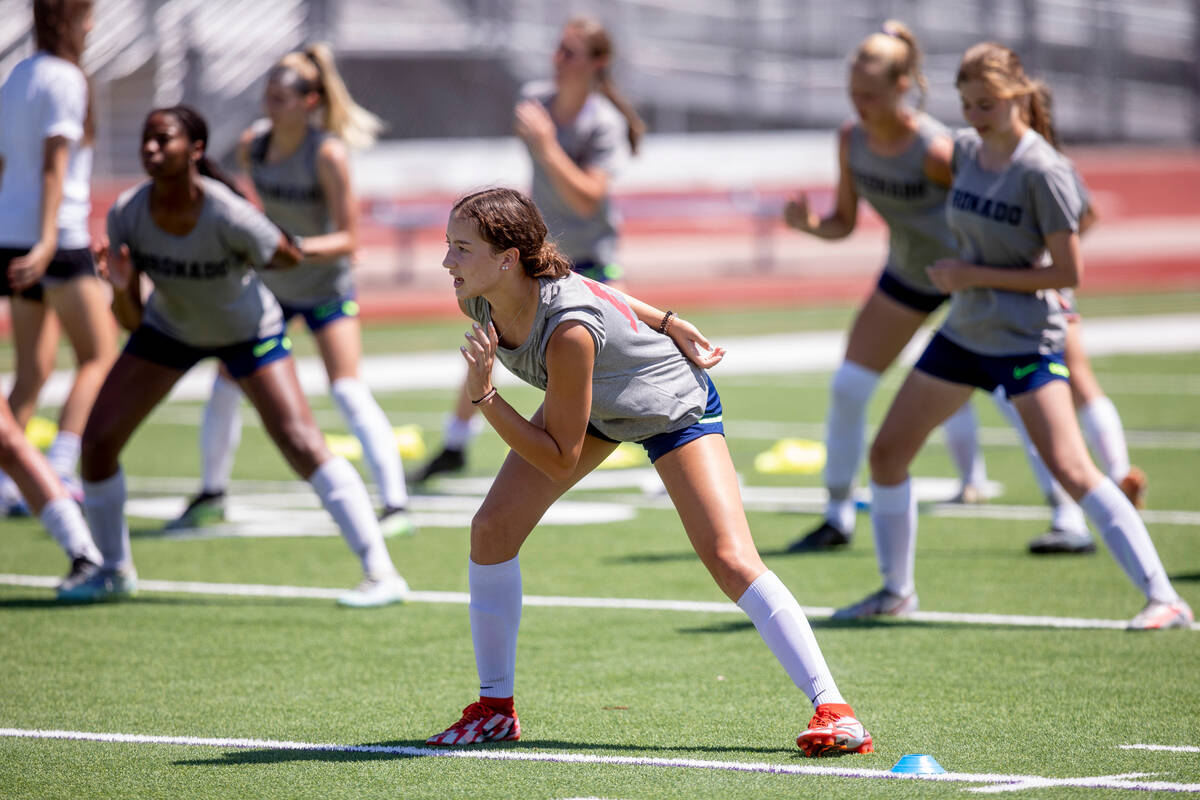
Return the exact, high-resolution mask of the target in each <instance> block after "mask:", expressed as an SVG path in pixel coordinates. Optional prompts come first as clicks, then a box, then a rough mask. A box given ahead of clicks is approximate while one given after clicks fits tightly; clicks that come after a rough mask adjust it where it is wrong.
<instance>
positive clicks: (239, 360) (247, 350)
mask: <svg viewBox="0 0 1200 800" xmlns="http://www.w3.org/2000/svg"><path fill="white" fill-rule="evenodd" d="M125 352H126V353H128V354H129V355H131V356H137V357H138V358H144V359H145V360H147V361H151V362H153V363H155V364H159V365H161V366H164V367H170V368H171V369H177V370H179V371H180V372H187V371H188V370H189V369H191V368H192V367H194V366H195V365H196V363H197V362H198V361H200V360H201V359H205V358H210V357H215V358H219V359H221V361H222V363H224V364H225V366H226V367H227V368H228V369H229V374H230V375H232V376H233V377H235V378H245V377H246V376H248V375H253V374H254V373H255V372H257V371H258V370H259V369H260V368H262V367H265V366H266V365H267V364H270V363H271V362H272V361H278V360H279V359H281V358H287V357H288V356H289V355H291V352H292V341H291V340H290V339H288V338H287V336H284V335H283V334H282V333H279V334H276V335H275V336H267V337H265V338H263V339H254V340H251V341H248V342H238V343H237V344H229V345H225V346H223V347H193V346H192V345H190V344H185V343H183V342H181V341H179V340H178V339H173V338H171V337H170V336H167V335H166V334H165V333H162V332H161V331H157V330H155V329H154V328H151V327H150V326H149V325H141V326H139V327H138V329H137V330H136V331H134V332H133V333H132V334H131V335H130V337H129V341H128V342H126V343H125Z"/></svg>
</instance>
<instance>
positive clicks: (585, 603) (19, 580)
mask: <svg viewBox="0 0 1200 800" xmlns="http://www.w3.org/2000/svg"><path fill="white" fill-rule="evenodd" d="M60 580H61V579H60V578H56V577H54V576H52V575H16V574H3V573H0V585H4V586H26V587H30V588H39V589H52V588H54V587H55V586H57V585H58V582H59V581H60ZM138 590H139V591H144V592H165V593H170V594H202V595H218V596H225V597H271V598H290V599H296V598H298V599H307V600H335V599H337V598H338V597H340V596H341V595H342V594H344V593H345V591H346V590H345V589H327V588H320V587H312V586H276V585H265V584H254V583H208V582H202V581H161V580H146V579H143V578H139V579H138ZM470 599H471V598H470V595H468V594H467V593H466V592H433V591H416V590H414V591H411V592H409V593H408V601H409V602H413V603H437V604H453V605H466V604H467V603H469V602H470ZM523 603H524V605H525V606H528V607H534V606H537V607H542V608H602V609H610V610H634V611H678V612H683V613H693V614H694V613H702V614H739V615H740V614H742V610H741V609H740V608H738V607H737V606H736V605H735V604H733V603H729V602H725V601H705V600H654V599H646V598H636V597H555V596H547V595H536V594H527V595H525V597H524V598H523ZM833 611H834V609H832V608H830V607H828V606H805V607H804V613H805V614H806V615H807V616H808V617H810V618H812V619H826V618H828V617H829V616H830V615H831V614H833ZM905 619H909V620H913V621H916V622H934V623H943V624H954V625H996V626H1007V627H1022V628H1076V629H1090V630H1124V629H1125V626H1126V621H1125V620H1120V619H1086V618H1080V617H1051V616H1031V615H1026V614H966V613H959V612H954V611H917V612H914V613H913V614H911V615H909V616H908V617H906V618H905ZM897 624H903V622H901V621H897ZM1192 630H1194V631H1200V623H1193V625H1192Z"/></svg>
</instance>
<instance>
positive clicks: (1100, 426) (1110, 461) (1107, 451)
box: [1079, 396, 1129, 483]
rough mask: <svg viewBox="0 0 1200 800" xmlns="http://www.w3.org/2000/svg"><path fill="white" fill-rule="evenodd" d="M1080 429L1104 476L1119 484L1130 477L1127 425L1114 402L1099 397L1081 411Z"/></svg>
mask: <svg viewBox="0 0 1200 800" xmlns="http://www.w3.org/2000/svg"><path fill="white" fill-rule="evenodd" d="M1079 426H1080V427H1081V428H1083V435H1084V436H1086V437H1087V442H1088V444H1089V445H1091V448H1092V452H1093V453H1095V454H1096V458H1097V459H1098V460H1099V461H1100V468H1101V469H1103V470H1104V474H1105V475H1107V476H1108V477H1110V478H1112V479H1113V480H1114V481H1116V482H1117V483H1120V482H1121V479H1122V478H1124V477H1125V476H1126V475H1128V474H1129V447H1128V446H1127V445H1126V444H1125V426H1124V425H1122V424H1121V415H1120V414H1119V413H1117V407H1116V406H1115V405H1113V401H1112V400H1109V399H1108V398H1107V397H1104V396H1100V397H1097V398H1096V399H1095V400H1093V401H1092V402H1090V403H1088V404H1087V405H1086V406H1084V407H1083V408H1081V409H1079Z"/></svg>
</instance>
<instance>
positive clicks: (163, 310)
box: [108, 177, 283, 347]
mask: <svg viewBox="0 0 1200 800" xmlns="http://www.w3.org/2000/svg"><path fill="white" fill-rule="evenodd" d="M200 183H201V186H202V187H203V190H204V206H203V207H202V208H201V210H200V217H199V219H197V220H196V224H195V226H194V227H193V228H192V230H191V231H189V232H188V233H186V234H184V235H183V236H175V235H174V234H170V233H167V232H166V231H164V230H163V229H162V228H160V227H158V225H156V224H155V223H154V220H153V219H152V218H151V216H150V189H151V187H152V186H153V183H152V182H151V181H147V182H145V183H143V184H141V185H140V186H135V187H134V188H132V189H129V190H127V191H126V192H124V193H123V194H122V195H121V196H120V197H119V198H118V199H117V202H116V203H115V204H114V205H113V207H112V209H111V210H110V211H109V212H108V239H109V247H110V248H111V249H112V250H113V251H114V252H115V251H116V250H117V248H119V247H120V246H121V245H122V244H125V245H128V246H129V252H130V255H131V256H132V259H133V265H134V266H135V267H136V268H137V269H139V270H141V271H142V272H145V273H146V274H147V275H149V276H150V279H151V280H152V281H154V292H153V293H152V294H151V295H150V298H149V299H148V300H147V301H146V313H145V316H144V318H143V321H144V323H145V324H146V325H149V326H150V327H152V328H154V329H155V330H157V331H159V332H161V333H165V334H166V335H167V336H170V337H171V338H172V339H177V340H179V341H181V342H184V343H185V344H189V345H193V346H195V347H222V346H224V345H230V344H237V343H239V342H247V341H254V340H256V339H261V338H265V337H267V336H274V335H276V334H278V333H279V332H280V331H282V330H283V315H282V313H281V312H280V310H279V303H278V302H277V301H276V300H275V298H274V296H272V294H271V293H270V292H269V291H267V287H266V286H264V285H263V282H262V280H261V279H260V278H259V276H258V273H257V272H255V271H254V269H253V267H257V266H262V265H263V264H266V263H267V262H268V261H270V260H271V257H272V256H273V255H274V254H275V250H276V248H277V247H278V246H279V229H278V228H276V227H275V226H274V225H272V224H271V221H270V220H268V219H267V218H266V217H265V216H263V214H262V212H261V211H259V210H258V209H257V208H255V207H254V206H252V205H251V204H250V203H248V202H246V201H245V200H243V199H242V198H241V197H238V196H237V195H236V194H234V193H233V192H231V191H230V190H229V189H228V188H227V187H226V186H225V185H224V184H222V183H220V182H218V181H215V180H212V179H210V178H203V177H202V178H201V179H200Z"/></svg>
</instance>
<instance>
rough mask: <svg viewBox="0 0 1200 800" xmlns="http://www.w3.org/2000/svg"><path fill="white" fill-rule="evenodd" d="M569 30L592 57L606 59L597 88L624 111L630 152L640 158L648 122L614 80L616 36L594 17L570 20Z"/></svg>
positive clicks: (600, 70)
mask: <svg viewBox="0 0 1200 800" xmlns="http://www.w3.org/2000/svg"><path fill="white" fill-rule="evenodd" d="M565 27H566V28H568V29H569V30H573V31H575V32H576V33H578V34H579V38H581V39H583V42H584V44H585V45H586V46H587V51H588V56H589V57H590V58H593V59H602V60H603V61H604V65H603V66H601V67H600V69H599V71H598V72H597V73H596V88H597V89H599V90H600V93H601V94H603V95H604V96H605V97H607V98H608V100H609V102H611V103H612V104H613V105H614V106H616V107H617V111H620V112H621V116H623V117H625V125H626V127H627V130H628V136H629V149H630V151H631V152H633V153H634V154H635V155H636V154H637V151H638V146H639V145H640V144H641V141H642V137H643V136H644V135H645V134H646V123H645V122H644V121H643V120H642V118H641V116H639V115H638V113H637V109H635V108H634V107H633V103H631V102H629V99H628V98H627V97H625V95H624V93H623V92H621V90H620V89H618V88H617V83H616V81H615V80H613V77H612V55H613V43H612V37H611V36H609V34H608V29H607V28H605V27H604V25H603V24H601V22H600V21H599V20H597V19H595V18H593V17H572V18H571V19H570V20H568V21H567V24H566V26H565Z"/></svg>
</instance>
